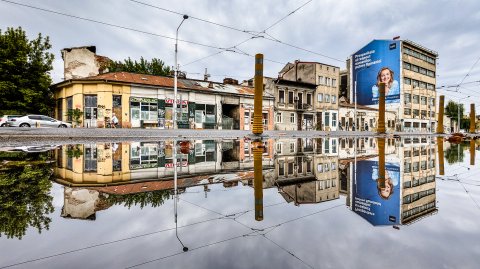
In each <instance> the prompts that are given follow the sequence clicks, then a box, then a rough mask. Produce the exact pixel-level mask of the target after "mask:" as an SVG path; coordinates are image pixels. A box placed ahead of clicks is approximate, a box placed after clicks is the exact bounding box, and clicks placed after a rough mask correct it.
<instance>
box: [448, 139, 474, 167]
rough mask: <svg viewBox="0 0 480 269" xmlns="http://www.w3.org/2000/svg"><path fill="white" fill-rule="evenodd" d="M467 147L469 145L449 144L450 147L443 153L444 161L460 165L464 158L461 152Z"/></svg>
mask: <svg viewBox="0 0 480 269" xmlns="http://www.w3.org/2000/svg"><path fill="white" fill-rule="evenodd" d="M468 146H469V145H468V144H465V143H460V144H450V147H449V148H448V149H447V150H446V151H445V160H447V162H448V163H449V164H454V163H462V162H463V159H464V157H465V154H464V152H463V151H464V150H465V148H467V147H468ZM459 148H460V149H459ZM459 153H460V154H459Z"/></svg>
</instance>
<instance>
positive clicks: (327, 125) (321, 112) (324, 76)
mask: <svg viewBox="0 0 480 269" xmlns="http://www.w3.org/2000/svg"><path fill="white" fill-rule="evenodd" d="M339 72H340V68H339V67H336V66H331V65H327V64H323V63H318V62H302V61H295V62H294V63H288V64H287V65H286V66H285V67H283V69H282V70H281V71H280V72H279V79H281V80H286V81H295V82H301V83H305V85H307V84H310V85H315V86H316V87H315V92H314V94H313V96H312V100H311V102H312V104H313V105H312V106H313V110H312V112H314V117H312V118H313V119H314V126H315V128H314V129H316V130H325V131H335V130H337V125H338V93H339V81H338V80H339ZM295 97H297V98H298V100H300V96H295V95H294V96H293V98H294V99H295ZM301 97H302V101H303V103H307V102H305V101H308V99H307V98H308V97H306V96H303V95H302V96H301ZM302 107H303V105H302ZM306 107H309V104H308V103H307V104H306ZM304 114H305V115H308V113H304ZM307 117H308V119H310V118H311V117H310V116H309V115H308V116H307ZM298 130H301V129H298Z"/></svg>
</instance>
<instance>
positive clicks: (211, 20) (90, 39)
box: [0, 0, 480, 114]
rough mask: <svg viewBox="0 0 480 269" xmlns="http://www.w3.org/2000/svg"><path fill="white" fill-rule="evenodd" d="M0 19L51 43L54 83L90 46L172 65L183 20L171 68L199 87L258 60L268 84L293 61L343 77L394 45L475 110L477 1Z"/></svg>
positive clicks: (11, 9)
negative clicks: (414, 47)
mask: <svg viewBox="0 0 480 269" xmlns="http://www.w3.org/2000/svg"><path fill="white" fill-rule="evenodd" d="M0 10H1V12H0V14H1V15H0V29H2V31H4V30H5V29H6V28H7V27H15V28H16V27H22V28H23V29H24V30H25V31H26V32H27V35H28V36H29V37H30V38H34V37H36V36H37V35H38V33H42V35H44V36H49V37H50V41H51V44H52V49H51V52H52V53H54V54H55V61H54V69H53V71H52V72H51V75H52V78H53V81H54V82H60V81H62V79H63V60H62V57H61V54H60V50H61V49H63V48H69V47H81V46H91V45H95V46H96V48H97V54H99V55H103V56H107V57H109V58H110V59H112V60H123V59H126V58H128V57H130V58H132V59H140V57H144V58H146V59H152V58H159V59H161V60H163V61H164V62H165V63H166V64H167V65H169V66H174V62H175V53H174V44H175V34H176V30H177V27H178V26H179V25H180V23H181V22H182V16H183V15H188V16H189V18H188V19H187V20H185V21H184V22H183V24H182V25H181V27H180V29H179V31H178V38H179V40H180V41H179V42H178V63H179V65H180V70H182V71H185V72H186V73H187V77H188V78H193V79H203V74H204V73H205V69H207V72H208V74H210V75H211V77H210V80H213V81H222V80H223V78H224V77H231V78H235V79H238V80H239V81H243V80H245V79H249V78H252V77H253V74H254V55H255V54H256V53H262V54H264V57H265V63H264V75H265V76H269V77H277V76H278V72H279V71H280V70H281V69H282V67H283V66H284V65H285V64H286V63H288V62H293V61H295V60H302V61H314V62H320V63H325V64H329V65H333V66H338V67H340V68H341V69H346V62H345V61H346V59H347V58H348V57H349V56H350V55H351V54H353V53H354V52H355V51H357V50H359V49H360V48H362V47H363V46H364V45H366V44H367V43H368V42H370V41H371V40H373V39H392V38H393V37H396V36H400V39H408V40H412V41H414V42H415V43H418V44H421V45H422V46H424V47H427V48H429V49H431V50H434V51H436V52H438V55H439V56H438V60H437V85H436V86H437V88H439V89H438V93H439V94H444V95H445V98H446V99H447V100H449V99H453V100H458V99H459V98H464V99H463V100H462V101H461V102H463V103H465V104H469V103H480V102H478V101H479V100H480V82H479V81H480V46H479V45H478V44H479V41H480V31H479V30H478V28H479V26H480V1H478V0H464V1H447V0H438V1H433V0H430V1H427V0H417V1H385V0H383V1H380V0H365V1H354V0H290V1H287V0H264V1H251V0H232V1H225V0H224V1H220V0H202V1H200V0H176V1H171V0H169V1H164V0H157V1H153V0H138V1H137V0H115V1H113V0H103V1H94V0H69V1H62V0H43V1H34V0H12V1H10V0H0ZM46 10H48V11H46ZM61 14H63V15H61ZM185 41H187V42H185ZM460 83H461V85H460V87H457V86H456V85H459V84H460ZM476 110H477V112H478V111H480V104H479V105H477V107H476ZM467 111H469V109H467ZM477 114H478V113H477Z"/></svg>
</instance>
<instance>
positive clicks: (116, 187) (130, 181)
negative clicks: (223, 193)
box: [54, 137, 441, 225]
mask: <svg viewBox="0 0 480 269" xmlns="http://www.w3.org/2000/svg"><path fill="white" fill-rule="evenodd" d="M435 142H436V141H435V140H433V138H429V137H416V138H413V137H404V138H401V139H393V138H386V139H378V138H374V137H367V138H363V137H362V138H357V139H354V138H334V137H326V138H283V139H277V140H273V139H268V140H261V141H251V140H249V139H243V140H222V141H216V140H185V141H176V142H174V141H173V140H167V141H159V142H132V143H98V144H90V145H89V144H87V145H68V146H62V147H59V148H57V149H56V158H57V167H56V168H55V172H54V175H55V181H56V182H58V183H60V184H63V185H64V186H65V191H64V208H63V210H62V216H64V217H69V218H78V219H91V220H94V219H95V212H98V211H99V210H104V209H107V208H109V207H110V206H111V205H112V201H114V202H116V203H121V202H122V201H123V200H122V199H124V200H128V199H127V198H126V197H128V195H133V194H142V193H155V192H157V193H155V195H156V198H155V199H154V200H152V198H151V197H148V196H147V195H145V197H143V198H139V199H140V200H139V201H129V206H131V205H134V204H136V202H138V203H141V204H147V205H148V204H149V203H150V202H151V201H155V205H161V204H162V203H163V201H164V200H166V199H170V198H171V195H172V190H173V189H174V180H173V176H174V168H173V167H174V166H173V158H174V153H173V149H174V147H175V148H176V152H177V154H176V162H177V183H178V192H179V194H181V193H183V192H185V190H186V188H189V187H194V186H203V187H204V191H205V197H207V194H208V192H209V190H210V185H212V184H222V185H223V187H224V188H230V187H235V186H238V185H244V186H250V187H252V188H254V187H255V188H254V189H255V191H254V194H255V198H256V200H255V204H257V198H259V199H260V198H262V197H263V194H262V195H260V194H261V193H263V192H259V191H260V190H261V189H266V188H278V190H279V193H280V195H281V196H282V197H283V198H284V199H285V201H286V202H288V203H292V204H295V205H297V206H300V205H302V204H313V203H321V202H327V201H331V200H336V199H339V198H340V196H344V198H345V199H346V204H347V206H349V207H350V208H351V209H352V211H354V212H356V213H357V214H359V215H360V216H362V217H364V218H365V219H367V221H369V222H371V223H372V224H373V225H399V224H409V223H412V222H415V221H416V220H419V219H421V218H422V217H425V216H428V215H430V214H434V213H436V211H437V209H436V192H435V187H436V185H435V175H436V160H437V158H436V149H437V148H436V144H435ZM438 153H439V156H440V154H441V152H438ZM255 160H256V161H257V170H258V166H259V165H258V164H261V166H260V167H261V169H260V170H259V171H261V178H260V176H258V179H257V180H256V181H255V173H254V163H255ZM355 160H356V161H357V162H356V163H355ZM439 167H440V165H439ZM355 172H356V177H355ZM259 175H260V174H259ZM355 178H356V179H357V181H356V183H355V182H354V179H355ZM385 188H390V191H392V192H391V195H385V193H386V191H385ZM382 195H383V196H382ZM112 197H113V198H112ZM107 198H108V199H107ZM142 199H143V200H142ZM261 200H262V199H261ZM367 200H368V201H369V202H367ZM259 201H260V200H259ZM262 201H263V200H262ZM125 204H126V203H125ZM260 204H261V203H259V205H260ZM376 205H382V206H380V208H381V210H379V209H375V210H376V211H375V210H374V209H373V208H374V207H375V206H376ZM355 208H357V209H358V210H355ZM256 209H258V210H256V212H257V211H258V214H256V217H257V219H258V220H261V219H263V217H264V216H263V209H261V208H260V207H258V208H256ZM368 210H371V211H368ZM362 214H363V215H362ZM365 214H370V215H371V214H376V216H383V217H382V218H380V217H378V219H374V218H367V217H366V216H365Z"/></svg>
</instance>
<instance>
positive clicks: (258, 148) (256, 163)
mask: <svg viewBox="0 0 480 269" xmlns="http://www.w3.org/2000/svg"><path fill="white" fill-rule="evenodd" d="M252 147H253V149H252V151H253V169H254V172H253V173H254V178H253V188H254V197H255V220H257V221H262V220H263V186H262V185H263V165H262V153H263V145H262V142H261V141H254V143H252Z"/></svg>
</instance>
